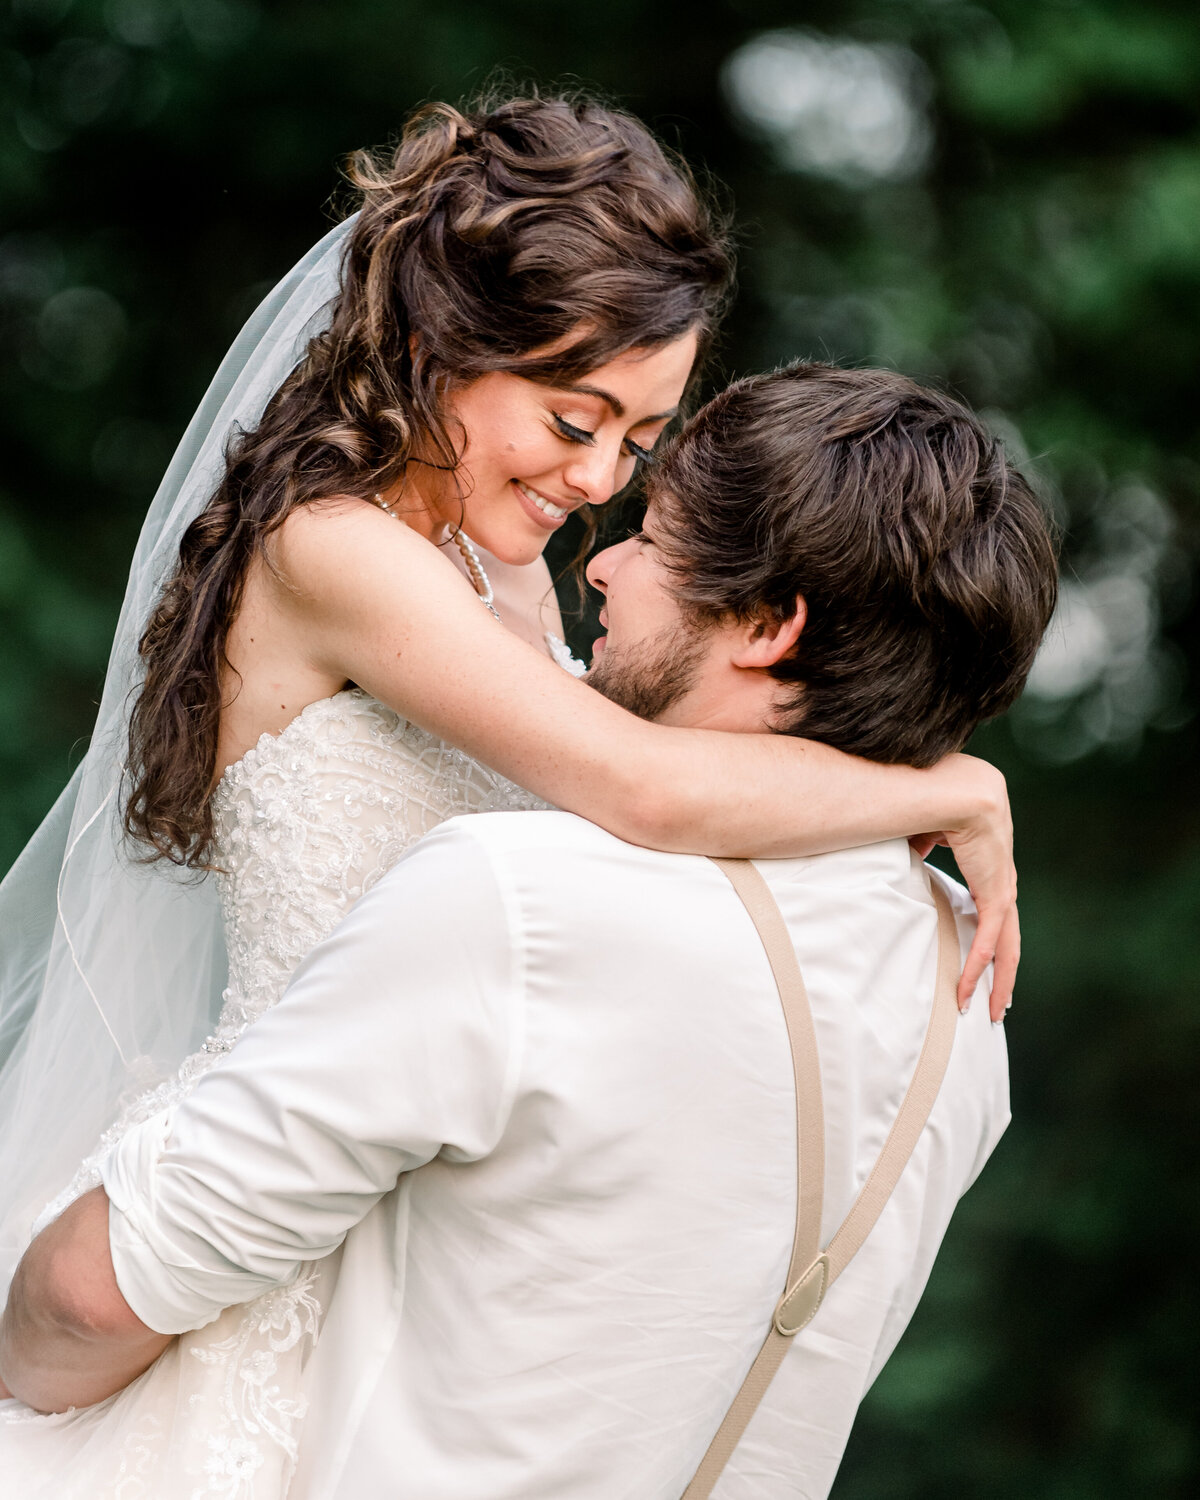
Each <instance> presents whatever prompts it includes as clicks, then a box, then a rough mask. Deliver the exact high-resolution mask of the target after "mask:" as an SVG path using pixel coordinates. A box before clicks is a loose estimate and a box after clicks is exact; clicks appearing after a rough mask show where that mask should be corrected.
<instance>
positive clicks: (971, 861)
mask: <svg viewBox="0 0 1200 1500" xmlns="http://www.w3.org/2000/svg"><path fill="white" fill-rule="evenodd" d="M956 760H957V761H958V762H959V763H960V769H961V772H962V773H963V774H964V775H966V776H967V777H968V778H970V779H971V781H972V782H973V783H975V786H974V790H973V795H972V796H971V798H970V799H969V800H970V802H971V803H972V804H973V806H974V811H973V812H972V813H970V814H969V815H968V816H967V817H966V818H964V819H963V820H962V822H961V823H960V824H959V826H958V827H956V828H947V829H944V830H942V832H940V833H936V834H933V833H931V834H924V835H922V836H919V837H917V838H914V839H912V840H911V842H912V844H913V847H914V848H915V849H916V850H917V852H918V853H919V854H920V855H921V857H922V858H924V857H925V855H927V854H928V853H929V851H930V849H932V848H933V846H934V845H935V844H944V845H946V847H947V848H949V849H950V850H952V851H953V854H954V858H955V860H956V861H957V862H958V868H959V870H960V871H961V872H962V877H963V879H964V880H965V881H966V883H967V885H968V887H969V888H970V892H971V895H972V896H973V897H974V899H975V905H976V908H977V909H978V912H979V923H978V926H977V927H976V929H975V937H974V940H973V942H972V943H971V947H970V951H969V952H968V954H967V962H966V966H965V967H964V969H963V972H962V978H961V979H960V980H959V984H958V1004H959V1008H960V1009H961V1010H965V1009H966V1007H967V1005H968V1003H969V1002H970V999H971V996H972V994H973V993H974V991H975V986H976V985H977V984H978V983H979V981H980V979H981V978H982V977H983V971H984V970H985V969H986V968H987V966H988V964H990V963H993V962H994V963H995V968H994V970H993V973H992V993H991V1001H990V1005H989V1011H990V1014H991V1018H992V1020H993V1021H1001V1020H1003V1019H1004V1013H1005V1011H1006V1010H1007V1009H1008V1007H1009V1005H1010V1004H1011V1002H1012V993H1013V983H1014V981H1015V980H1016V976H1017V964H1018V963H1019V962H1020V958H1021V926H1020V921H1019V919H1018V916H1017V870H1016V866H1015V865H1014V863H1013V826H1012V811H1011V809H1010V807H1009V803H1008V786H1007V784H1006V782H1005V780H1004V777H1003V775H1002V774H1001V773H1000V772H999V771H998V770H997V769H996V768H995V766H992V765H989V764H988V762H987V761H983V760H977V759H976V758H975V757H974V756H970V755H960V756H957V757H956Z"/></svg>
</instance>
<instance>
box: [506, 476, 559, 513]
mask: <svg viewBox="0 0 1200 1500" xmlns="http://www.w3.org/2000/svg"><path fill="white" fill-rule="evenodd" d="M513 483H514V484H515V485H516V487H517V488H518V489H519V490H520V491H521V493H522V495H524V496H525V498H526V500H528V501H529V502H530V504H531V505H536V506H537V508H538V510H540V511H541V512H542V513H543V515H547V516H549V517H550V519H551V520H552V521H561V520H562V518H563V517H564V516H565V515H569V514H570V512H571V510H572V508H573V507H571V506H570V505H555V503H554V501H553V500H547V499H546V497H545V495H539V494H538V492H537V490H531V489H530V488H529V486H528V485H527V484H525V483H524V482H523V481H522V480H520V479H514V480H513Z"/></svg>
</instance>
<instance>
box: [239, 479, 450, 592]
mask: <svg viewBox="0 0 1200 1500" xmlns="http://www.w3.org/2000/svg"><path fill="white" fill-rule="evenodd" d="M267 560H268V562H269V563H270V565H271V567H270V571H271V572H272V573H273V574H274V575H275V579H276V583H277V585H278V586H280V587H282V588H283V589H284V590H285V591H287V592H289V593H293V594H300V595H311V594H323V593H325V592H326V590H327V588H328V587H329V586H330V585H331V584H332V585H337V584H339V583H341V582H342V581H344V580H345V579H346V578H348V577H358V578H361V577H362V576H363V572H364V569H368V570H369V571H371V572H374V571H375V570H376V569H378V568H379V566H380V565H381V563H382V564H383V565H384V566H385V567H388V568H403V569H404V570H405V571H406V572H411V570H413V569H418V570H422V569H426V568H429V569H434V570H437V571H440V570H442V569H444V568H445V567H446V566H447V562H446V559H445V558H444V557H442V555H441V554H440V553H439V551H438V549H437V548H436V547H434V546H433V545H432V544H431V543H429V542H428V541H426V540H425V538H424V537H422V536H421V535H420V534H419V533H418V532H415V531H413V530H412V529H411V528H410V527H408V526H406V525H404V524H403V522H400V521H398V520H397V518H396V517H395V516H391V515H388V514H387V513H386V512H384V511H382V510H380V508H379V507H378V506H376V505H372V504H371V503H370V501H368V500H361V499H359V498H358V497H357V496H354V495H333V496H330V497H329V498H328V499H323V500H312V501H309V502H308V503H306V504H304V505H297V506H296V507H295V508H294V509H293V510H292V511H290V512H289V514H288V515H287V516H286V518H285V519H284V520H283V521H282V523H281V524H280V525H279V526H278V527H277V528H276V530H275V531H273V532H272V533H271V536H270V538H269V539H268V542H267Z"/></svg>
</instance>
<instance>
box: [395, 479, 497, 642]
mask: <svg viewBox="0 0 1200 1500" xmlns="http://www.w3.org/2000/svg"><path fill="white" fill-rule="evenodd" d="M375 504H376V505H378V507H379V509H380V510H381V511H383V513H384V514H385V515H388V516H391V518H392V520H393V521H400V517H399V516H398V515H397V514H396V512H395V511H394V510H393V509H392V507H391V506H390V505H389V504H388V502H387V501H386V500H385V499H384V498H383V496H382V495H376V496H375ZM400 524H401V526H403V525H404V522H403V521H400ZM453 536H454V544H455V546H456V547H457V548H458V550H459V552H461V553H462V560H463V562H464V563H466V565H467V572H468V573H469V574H470V577H471V584H472V587H473V588H474V590H475V592H476V593H477V594H478V595H479V601H480V603H481V604H482V605H483V607H484V609H486V610H487V611H488V613H489V614H491V615H493V616H494V617H495V618H496V619H497V620H499V619H500V611H499V610H498V609H497V608H496V605H495V598H496V591H495V590H494V589H493V588H492V580H491V579H490V578H489V577H488V576H487V573H486V572H485V571H484V567H483V562H482V560H481V558H480V556H479V553H478V552H476V550H475V548H474V546H473V545H472V543H471V540H470V538H469V537H468V536H467V535H466V534H465V533H464V532H462V531H456V532H454V534H453Z"/></svg>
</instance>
